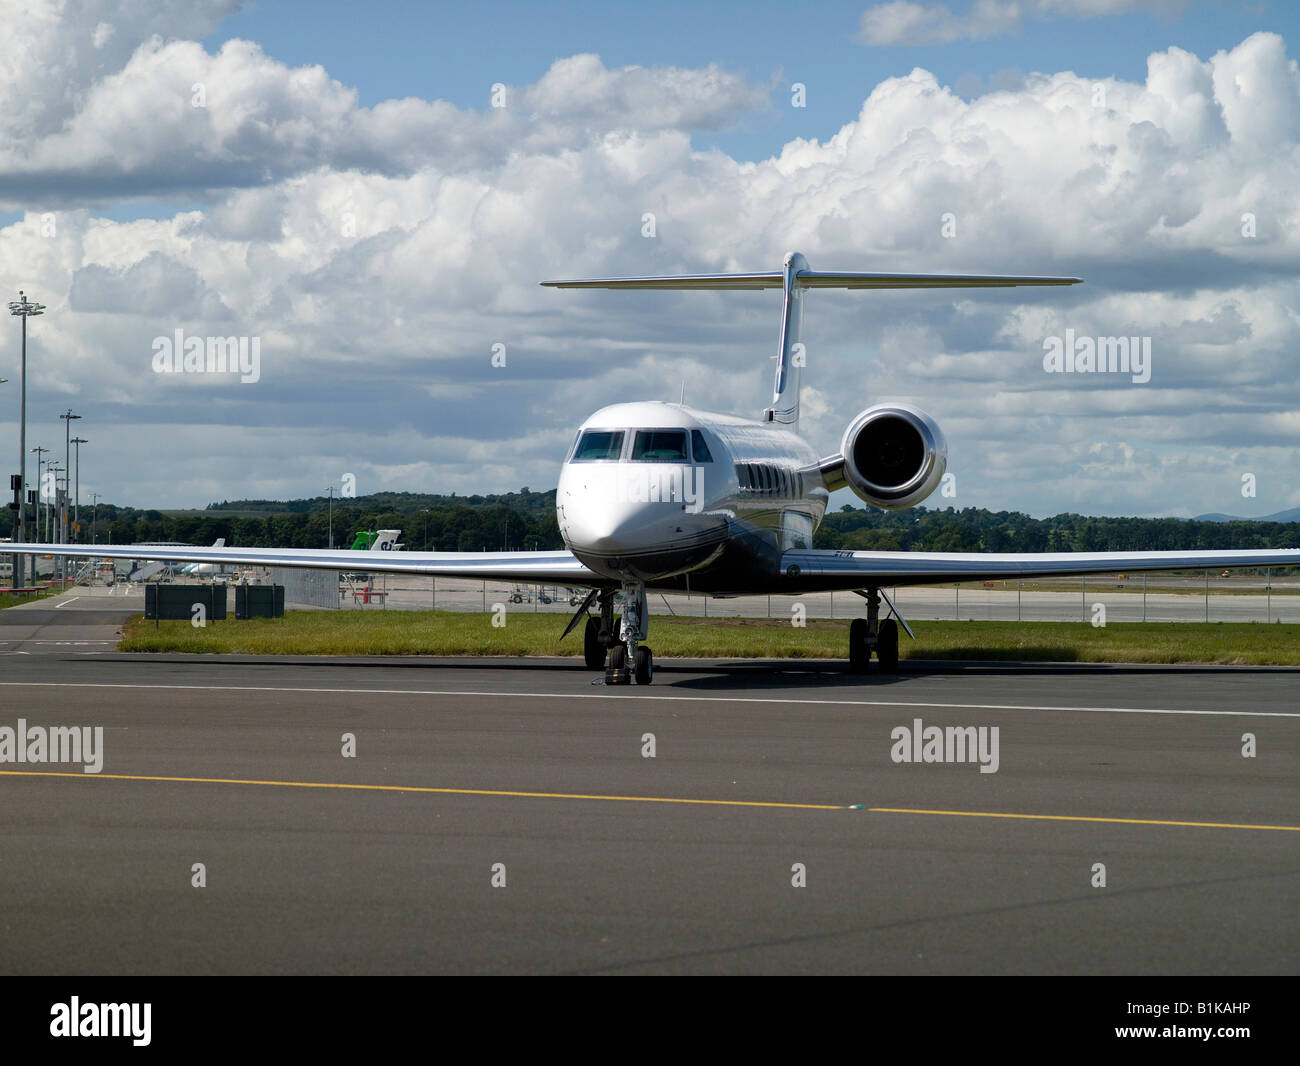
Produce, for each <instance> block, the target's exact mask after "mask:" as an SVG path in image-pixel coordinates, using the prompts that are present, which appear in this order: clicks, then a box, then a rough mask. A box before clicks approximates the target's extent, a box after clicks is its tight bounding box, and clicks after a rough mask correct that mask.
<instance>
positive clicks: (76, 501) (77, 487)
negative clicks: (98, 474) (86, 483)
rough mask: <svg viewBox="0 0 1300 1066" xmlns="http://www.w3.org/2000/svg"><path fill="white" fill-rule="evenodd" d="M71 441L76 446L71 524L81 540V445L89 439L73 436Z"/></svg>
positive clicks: (87, 442)
mask: <svg viewBox="0 0 1300 1066" xmlns="http://www.w3.org/2000/svg"><path fill="white" fill-rule="evenodd" d="M72 443H73V444H75V445H76V446H77V466H76V474H75V475H74V476H73V481H72V484H73V486H74V488H73V490H72V526H73V528H74V529H75V530H76V532H77V540H81V446H82V445H83V444H89V443H90V441H88V440H86V438H85V437H73V438H72Z"/></svg>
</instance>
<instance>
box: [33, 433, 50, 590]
mask: <svg viewBox="0 0 1300 1066" xmlns="http://www.w3.org/2000/svg"><path fill="white" fill-rule="evenodd" d="M49 450H50V449H49V448H42V447H40V446H39V445H38V446H37V447H35V448H33V449H32V451H34V452H35V453H36V539H37V540H40V539H41V518H42V517H43V515H44V509H45V482H44V480H43V479H42V478H41V467H42V466H44V464H45V453H46V452H48V451H49ZM35 577H36V571H35V570H33V571H32V578H33V582H32V583H33V584H35Z"/></svg>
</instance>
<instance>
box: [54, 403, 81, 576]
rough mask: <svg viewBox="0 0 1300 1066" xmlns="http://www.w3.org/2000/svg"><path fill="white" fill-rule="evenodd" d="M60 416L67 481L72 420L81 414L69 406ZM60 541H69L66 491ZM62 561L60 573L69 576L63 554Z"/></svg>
mask: <svg viewBox="0 0 1300 1066" xmlns="http://www.w3.org/2000/svg"><path fill="white" fill-rule="evenodd" d="M59 417H60V418H61V419H63V476H64V479H65V483H66V479H67V477H68V475H69V474H71V473H72V422H73V420H74V419H77V418H80V417H81V415H74V414H73V413H72V408H71V407H69V408H68V412H67V414H62V415H59ZM58 542H59V543H60V544H67V543H68V494H67V492H66V491H65V492H64V494H63V499H62V500H61V501H60V503H59V537H58ZM60 562H61V563H63V565H62V566H61V567H60V573H61V574H63V576H64V577H67V575H68V567H67V563H66V560H65V559H64V558H63V557H62V556H60Z"/></svg>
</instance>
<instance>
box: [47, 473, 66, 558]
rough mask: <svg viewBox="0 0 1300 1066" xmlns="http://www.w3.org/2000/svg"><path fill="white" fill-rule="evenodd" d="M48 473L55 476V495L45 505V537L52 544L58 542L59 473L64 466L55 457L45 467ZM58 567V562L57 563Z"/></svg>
mask: <svg viewBox="0 0 1300 1066" xmlns="http://www.w3.org/2000/svg"><path fill="white" fill-rule="evenodd" d="M45 472H46V473H47V474H52V475H53V477H54V497H53V498H52V499H51V500H50V502H49V503H47V504H46V505H45V539H46V540H47V541H48V542H49V543H50V544H58V543H59V541H58V529H57V528H56V526H55V519H56V516H57V515H58V511H59V475H60V474H61V473H63V467H61V466H59V464H58V463H56V462H55V461H54V460H53V459H51V460H50V465H49V466H47V467H46V468H45ZM55 565H56V567H57V565H58V564H57V563H56V564H55Z"/></svg>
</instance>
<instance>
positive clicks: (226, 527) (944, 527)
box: [80, 488, 1300, 552]
mask: <svg viewBox="0 0 1300 1066" xmlns="http://www.w3.org/2000/svg"><path fill="white" fill-rule="evenodd" d="M329 509H330V508H329V501H328V500H327V499H326V498H325V497H323V496H322V497H317V498H315V499H309V500H290V501H276V500H234V501H223V502H221V503H213V504H210V505H209V506H208V507H207V508H206V509H204V510H202V511H183V512H164V511H159V510H152V509H150V510H141V509H137V508H132V507H117V506H114V505H112V504H106V503H101V504H100V505H99V512H98V519H97V522H96V539H97V540H98V541H99V543H113V544H132V543H136V542H138V541H160V540H167V541H179V542H181V543H184V544H196V545H198V544H211V543H212V542H213V541H214V540H216V539H217V538H218V537H225V539H226V543H227V544H228V545H231V546H239V547H259V548H278V547H283V548H324V547H327V546H328V543H329ZM333 514H334V544H335V546H336V547H348V546H350V545H351V543H352V540H353V536H354V534H355V533H356V532H357V531H358V530H374V529H401V530H402V543H404V544H405V545H406V547H407V548H408V549H410V550H412V551H416V550H418V551H424V550H428V551H482V550H487V551H498V550H502V549H505V548H509V549H512V550H521V549H522V550H526V551H531V550H541V551H546V550H555V549H560V548H563V547H564V543H563V541H562V540H561V538H560V531H559V528H558V526H557V525H556V521H555V492H554V491H550V492H530V491H529V490H528V489H527V488H525V489H521V490H520V491H519V492H512V493H505V494H500V495H483V496H477V495H475V496H456V495H449V496H448V495H433V494H423V493H375V494H372V495H369V496H364V497H357V498H355V499H346V498H345V499H341V500H340V499H336V500H335V501H334V505H333ZM87 518H89V516H88V515H86V514H85V511H84V510H83V512H82V526H83V534H82V537H81V538H80V539H82V540H85V541H89V539H90V537H89V533H90V522H89V521H87ZM814 546H815V547H817V548H831V549H839V550H860V551H951V552H1058V551H1059V552H1068V551H1088V552H1094V551H1195V550H1212V549H1234V548H1235V549H1246V548H1300V522H1251V521H1233V522H1208V521H1196V520H1186V519H1178V518H1106V517H1095V516H1088V515H1078V514H1059V515H1053V516H1051V517H1049V518H1032V517H1030V516H1029V515H1027V514H1023V513H1021V512H1018V511H989V510H985V509H983V508H978V507H965V508H962V509H961V510H955V509H954V508H952V507H947V508H928V507H914V508H911V509H910V510H906V511H879V510H876V509H874V508H862V507H851V506H845V507H843V508H841V509H840V510H839V511H834V512H828V513H827V515H826V518H825V520H824V521H823V522H822V524H821V527H820V528H819V529H818V531H817V535H816V539H815V541H814Z"/></svg>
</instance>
